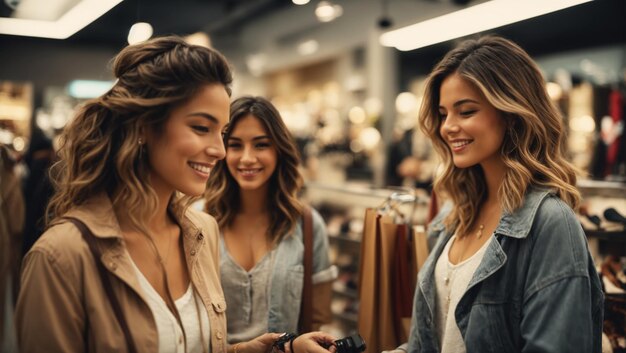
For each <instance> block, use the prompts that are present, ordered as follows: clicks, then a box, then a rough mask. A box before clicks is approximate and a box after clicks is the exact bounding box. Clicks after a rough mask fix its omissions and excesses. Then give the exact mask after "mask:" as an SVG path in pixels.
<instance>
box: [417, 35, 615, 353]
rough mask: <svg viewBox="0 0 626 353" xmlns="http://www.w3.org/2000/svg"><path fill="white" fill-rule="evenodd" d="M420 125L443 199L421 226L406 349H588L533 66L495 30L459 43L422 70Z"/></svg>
mask: <svg viewBox="0 0 626 353" xmlns="http://www.w3.org/2000/svg"><path fill="white" fill-rule="evenodd" d="M420 125H421V128H422V129H423V130H424V131H425V132H426V134H427V135H429V136H430V137H431V138H432V140H433V143H434V146H435V148H436V149H437V151H438V153H439V154H440V156H441V157H442V160H443V172H442V173H440V175H439V176H438V177H437V179H436V181H435V189H436V190H437V191H438V192H439V193H440V194H445V195H446V196H447V197H448V198H449V199H450V201H451V203H449V204H447V205H446V207H444V208H443V209H442V211H441V212H440V214H439V215H438V216H437V217H436V218H435V220H434V221H433V222H432V223H431V225H430V227H429V235H430V236H431V237H435V238H436V239H437V242H436V245H435V246H434V248H433V249H432V252H431V254H430V256H429V258H428V260H427V261H426V263H425V264H424V266H423V268H422V270H421V271H420V273H419V276H418V284H417V288H416V291H415V299H414V307H413V321H412V325H411V334H410V337H409V343H408V351H409V352H410V353H418V352H420V353H426V352H454V353H459V352H475V353H488V352H494V353H496V352H497V353H503V352H581V353H590V352H600V345H601V332H602V302H603V297H602V293H601V289H600V283H599V280H598V276H597V273H596V271H595V269H594V265H593V261H592V259H591V256H590V254H589V250H588V247H587V242H586V238H585V234H584V233H583V230H582V228H581V226H580V224H579V222H578V220H577V218H576V216H575V214H574V212H573V211H572V208H576V207H577V205H578V203H579V200H580V195H579V193H578V191H577V189H576V187H575V183H576V176H575V173H574V172H575V169H574V167H573V166H571V165H570V163H568V162H567V161H566V160H565V159H564V156H563V154H564V152H565V151H564V149H565V137H564V131H563V123H562V118H561V116H560V114H559V113H558V111H557V109H556V108H555V106H554V105H553V104H552V103H551V102H550V99H549V97H548V95H547V94H546V88H545V85H544V80H543V78H542V76H541V73H540V71H539V69H538V68H537V66H536V64H535V63H534V62H533V61H532V59H531V58H530V57H529V56H528V54H527V53H526V52H524V51H523V50H522V49H521V48H520V47H518V46H517V45H516V44H514V43H512V42H510V41H508V40H506V39H503V38H499V37H484V38H481V39H478V40H468V41H465V42H463V43H462V44H460V45H459V46H458V47H457V48H456V49H454V50H452V51H451V52H449V53H448V54H447V55H446V56H445V57H444V58H443V60H441V62H439V64H438V65H437V66H436V67H435V69H434V70H433V72H432V74H431V76H430V79H429V82H428V84H427V87H426V92H425V96H424V104H423V106H422V108H421V112H420Z"/></svg>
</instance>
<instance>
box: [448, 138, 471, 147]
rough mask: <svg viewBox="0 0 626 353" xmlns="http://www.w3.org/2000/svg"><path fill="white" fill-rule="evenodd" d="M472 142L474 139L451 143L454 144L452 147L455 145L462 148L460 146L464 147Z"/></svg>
mask: <svg viewBox="0 0 626 353" xmlns="http://www.w3.org/2000/svg"><path fill="white" fill-rule="evenodd" d="M471 142H472V141H470V140H464V141H455V142H452V143H451V144H452V147H454V148H460V147H463V146H465V145H469V144H470V143H471Z"/></svg>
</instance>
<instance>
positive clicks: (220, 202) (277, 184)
mask: <svg viewBox="0 0 626 353" xmlns="http://www.w3.org/2000/svg"><path fill="white" fill-rule="evenodd" d="M249 115H252V116H254V117H255V118H257V119H259V121H261V122H262V123H263V125H264V126H265V129H266V130H267V133H268V134H269V136H270V138H271V140H272V141H273V143H274V145H275V146H276V150H277V152H278V164H277V165H276V170H275V171H274V173H273V174H272V176H271V177H270V181H269V182H270V184H269V185H270V186H269V189H270V192H269V193H268V195H269V198H268V200H267V203H268V204H267V209H268V210H270V226H269V228H268V235H269V236H270V237H271V239H272V240H273V241H274V242H279V241H280V240H281V239H282V238H283V237H284V236H285V235H286V234H289V233H290V232H291V231H292V230H293V228H294V227H295V225H296V224H297V221H298V218H299V217H300V216H301V215H302V204H301V203H300V201H299V200H298V198H297V194H298V192H299V191H300V189H301V187H302V184H303V181H302V180H303V179H302V176H301V175H300V171H299V169H298V166H299V165H300V156H299V153H298V149H297V147H296V144H295V141H294V139H293V137H292V136H291V133H290V132H289V130H288V129H287V126H286V125H285V123H284V122H283V119H282V118H281V116H280V113H278V110H276V108H275V107H274V105H273V104H272V103H270V102H269V101H268V100H267V99H265V98H262V97H241V98H238V99H237V100H235V101H234V102H233V103H232V104H231V106H230V122H229V124H228V127H227V128H226V130H225V133H224V141H228V138H229V137H230V134H231V133H232V131H233V129H234V128H235V126H236V125H237V123H238V122H239V121H240V120H241V119H242V118H243V117H246V116H249ZM226 153H227V154H228V150H227V151H226ZM206 200H207V202H206V209H207V212H208V213H209V214H211V215H212V216H214V217H215V218H216V219H217V222H218V224H219V226H220V227H226V226H229V225H230V224H231V222H232V221H233V219H234V218H235V215H236V214H237V213H238V212H239V210H240V204H239V185H238V184H237V182H236V181H235V179H234V178H233V176H232V175H231V174H230V172H229V171H228V168H227V167H226V161H225V160H222V161H219V162H218V163H217V165H216V166H215V168H214V169H213V171H212V172H211V176H210V177H209V181H208V187H207V192H206Z"/></svg>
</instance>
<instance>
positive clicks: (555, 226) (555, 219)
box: [531, 194, 584, 236]
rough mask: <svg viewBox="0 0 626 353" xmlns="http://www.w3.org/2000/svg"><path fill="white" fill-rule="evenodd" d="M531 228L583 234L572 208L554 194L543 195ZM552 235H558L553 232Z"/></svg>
mask: <svg viewBox="0 0 626 353" xmlns="http://www.w3.org/2000/svg"><path fill="white" fill-rule="evenodd" d="M531 229H536V230H539V229H543V230H546V229H550V230H553V231H555V233H559V234H570V235H571V234H576V235H579V236H584V233H583V230H582V226H581V225H580V222H579V221H578V218H577V217H576V214H575V213H574V210H572V208H571V207H570V206H569V205H568V204H567V203H565V202H564V201H563V200H561V199H560V198H559V197H558V196H556V195H554V194H549V195H548V196H547V197H545V198H544V199H543V201H542V202H541V204H540V205H539V207H537V212H536V213H535V217H534V220H533V226H532V228H531ZM531 232H532V230H531ZM554 236H558V235H556V234H555V235H554Z"/></svg>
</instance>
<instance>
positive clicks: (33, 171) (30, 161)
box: [21, 128, 56, 256]
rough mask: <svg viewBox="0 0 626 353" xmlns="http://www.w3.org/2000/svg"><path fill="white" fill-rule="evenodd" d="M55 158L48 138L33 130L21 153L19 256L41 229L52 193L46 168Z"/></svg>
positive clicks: (31, 243)
mask: <svg viewBox="0 0 626 353" xmlns="http://www.w3.org/2000/svg"><path fill="white" fill-rule="evenodd" d="M55 159H56V157H55V152H54V149H53V147H52V141H51V140H50V139H49V138H48V137H47V136H46V135H45V134H44V133H43V131H41V129H37V128H35V129H33V131H32V134H31V140H30V144H29V147H28V150H27V152H26V154H25V155H24V163H25V164H26V168H27V170H28V174H27V175H26V179H25V180H24V182H23V190H24V202H25V204H26V218H25V222H24V235H23V237H22V238H23V239H22V249H21V251H22V256H23V255H26V253H27V252H28V250H30V248H31V247H32V246H33V244H35V241H37V239H38V238H39V236H41V234H43V232H44V230H45V215H46V207H47V206H48V201H49V200H50V198H51V197H52V194H53V193H54V188H53V187H52V183H51V181H50V175H49V170H50V167H51V166H52V163H53V162H54V161H55Z"/></svg>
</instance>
